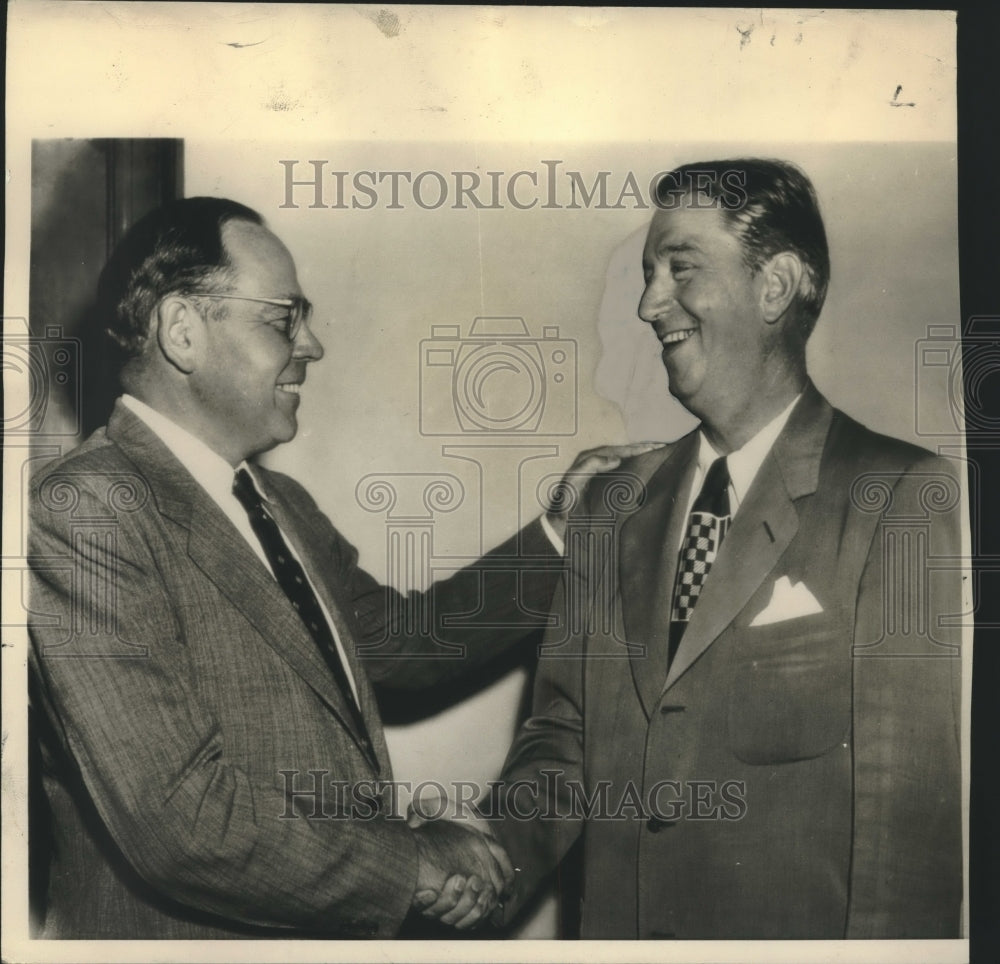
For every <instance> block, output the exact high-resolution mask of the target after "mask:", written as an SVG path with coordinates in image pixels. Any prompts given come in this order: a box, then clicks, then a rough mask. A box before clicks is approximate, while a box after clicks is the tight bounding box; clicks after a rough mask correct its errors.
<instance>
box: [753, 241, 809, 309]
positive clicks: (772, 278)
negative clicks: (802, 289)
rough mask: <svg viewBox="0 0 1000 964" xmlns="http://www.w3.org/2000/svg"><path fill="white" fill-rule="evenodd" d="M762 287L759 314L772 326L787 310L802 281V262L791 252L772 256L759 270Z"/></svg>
mask: <svg viewBox="0 0 1000 964" xmlns="http://www.w3.org/2000/svg"><path fill="white" fill-rule="evenodd" d="M761 276H762V277H763V279H764V286H763V289H762V290H761V295H760V299H761V312H762V313H763V315H764V320H765V321H766V322H767V323H768V324H769V325H773V324H774V323H775V322H777V321H780V320H781V318H782V316H783V315H784V314H785V312H786V311H787V310H788V306H789V305H790V304H791V303H792V300H793V299H794V298H795V295H796V293H797V292H798V290H799V282H801V281H802V262H801V261H800V260H799V256H798V255H797V254H794V253H793V252H791V251H781V252H779V253H778V254H776V255H774V257H773V258H771V259H770V260H769V261H768V262H767V263H766V264H765V265H764V267H763V268H762V269H761Z"/></svg>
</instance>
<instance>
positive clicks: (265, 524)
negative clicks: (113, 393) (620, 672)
mask: <svg viewBox="0 0 1000 964" xmlns="http://www.w3.org/2000/svg"><path fill="white" fill-rule="evenodd" d="M99 300H100V302H101V308H102V310H103V317H104V318H105V319H106V324H107V329H108V333H109V334H110V336H111V337H112V339H113V340H114V341H115V342H116V343H117V345H118V346H119V347H120V349H121V351H122V355H123V364H122V367H121V385H122V388H123V389H124V394H123V395H122V397H121V398H120V399H119V400H118V402H117V404H116V407H115V410H114V412H113V414H112V415H111V418H110V419H109V421H108V424H107V426H106V427H105V428H103V429H101V430H99V431H98V432H97V433H95V434H94V435H93V436H92V437H91V438H90V439H88V440H87V442H86V443H84V444H83V445H82V446H81V447H79V448H78V449H76V450H75V451H74V452H72V453H70V454H69V455H68V456H66V457H65V458H63V459H60V460H58V461H56V462H54V463H52V464H51V465H49V466H46V468H45V469H44V470H43V471H42V472H41V473H40V474H39V476H38V477H37V478H36V479H35V480H34V482H33V486H32V491H31V514H32V527H31V550H30V552H31V559H32V566H33V570H34V579H33V595H32V600H31V611H32V613H33V614H34V618H33V623H32V626H31V634H32V647H31V655H30V670H31V672H30V680H31V686H32V694H31V695H32V711H33V717H34V722H35V723H36V725H37V729H38V737H39V739H38V742H39V745H40V752H41V759H42V766H41V770H42V777H43V780H44V786H45V791H46V796H47V799H48V804H49V808H50V811H51V816H52V820H51V824H52V834H53V841H52V844H53V847H52V849H53V858H52V864H51V868H50V874H49V889H48V899H47V908H46V919H45V924H44V928H45V930H44V936H46V937H59V938H181V939H196V938H206V937H215V938H220V937H237V936H283V935H289V936H291V935H300V936H324V935H327V936H342V937H390V936H393V935H394V934H396V933H397V931H398V929H399V927H400V925H401V924H402V922H403V920H404V918H405V917H406V916H407V914H408V913H409V912H410V910H411V905H413V906H416V907H420V906H423V905H426V904H427V903H429V902H431V901H433V900H434V898H435V896H436V895H437V894H439V893H440V892H442V889H443V888H446V887H448V888H458V887H464V892H463V894H462V895H461V896H460V897H458V896H456V897H455V900H453V901H452V903H454V904H455V909H454V911H453V912H452V913H451V914H450V915H449V916H448V918H447V920H446V922H447V923H458V924H459V925H461V926H470V925H471V924H473V923H475V922H477V921H478V920H479V919H480V918H481V916H482V915H483V914H485V913H488V912H489V911H490V910H492V908H493V906H494V904H495V902H496V900H497V897H498V895H499V894H500V893H501V892H502V891H503V890H504V888H505V887H506V886H507V885H508V884H509V883H510V881H511V880H512V876H513V871H512V868H511V866H510V864H509V862H508V860H507V858H506V855H505V854H504V853H503V851H502V850H501V848H500V847H499V846H498V845H496V844H494V843H493V842H492V841H486V840H484V839H482V838H480V837H479V836H478V835H476V834H473V833H470V832H469V831H467V830H465V829H463V828H461V827H459V826H457V825H455V824H449V823H446V822H443V821H442V822H439V823H430V824H425V825H423V826H421V827H419V828H411V827H409V826H408V825H407V823H406V822H405V821H403V820H401V819H399V818H398V817H397V816H396V815H395V814H394V813H393V812H392V802H391V801H390V800H387V799H386V798H385V793H384V787H381V788H380V784H385V783H388V782H389V781H391V779H392V775H391V770H390V764H389V759H388V754H387V750H386V744H385V740H384V736H383V732H382V725H381V722H380V719H379V715H378V709H377V707H376V704H375V699H374V696H373V690H372V684H373V683H375V684H381V685H384V686H388V687H398V688H419V687H425V686H429V685H431V684H436V683H440V682H442V681H447V680H448V679H450V678H454V677H456V676H458V675H460V674H462V673H464V672H466V671H468V670H469V669H470V668H473V667H476V666H481V665H482V664H483V663H485V662H487V661H488V660H489V659H490V658H491V657H493V656H495V655H496V654H498V653H499V652H501V651H503V650H505V649H507V648H509V647H510V646H513V645H515V644H517V643H518V642H520V641H521V640H522V639H524V638H525V637H526V636H528V635H529V634H531V633H532V632H533V631H534V630H535V629H537V628H538V625H540V624H541V619H538V620H536V624H535V625H533V626H532V625H528V626H526V617H525V616H524V614H525V613H527V612H534V613H544V612H545V611H546V610H547V608H548V605H549V601H550V596H551V593H552V590H553V587H554V583H555V579H556V570H557V568H558V560H559V557H558V555H557V553H556V552H555V551H554V550H553V548H552V542H551V539H550V538H547V535H546V532H545V531H544V530H545V524H541V523H540V522H536V523H533V524H532V525H530V526H528V527H527V528H526V529H525V530H524V531H522V532H521V533H520V534H519V539H520V542H519V545H520V547H521V549H522V555H527V556H530V557H533V559H534V567H535V568H536V569H539V566H540V564H541V568H540V569H539V571H538V572H537V573H536V574H535V575H534V576H533V577H528V578H521V579H519V573H518V572H517V571H516V570H517V568H518V566H519V565H520V566H522V567H525V566H527V565H528V563H525V562H521V563H519V562H518V560H517V559H513V560H512V558H511V557H512V556H513V555H514V554H515V551H516V550H515V549H514V547H513V546H514V544H513V543H510V544H507V545H505V546H501V547H500V548H499V549H498V550H495V551H494V552H493V553H490V554H489V555H487V556H486V557H485V558H484V559H483V560H482V561H481V562H480V563H479V564H477V566H475V567H470V569H469V570H465V571H463V572H461V573H459V574H457V575H456V576H454V577H452V578H451V579H449V580H447V581H445V582H442V583H440V584H437V585H435V586H434V587H433V588H432V589H431V590H429V591H428V593H427V594H425V595H424V596H422V597H421V596H419V595H418V594H411V596H410V597H408V598H405V599H403V598H400V597H399V596H398V595H397V594H395V593H394V592H393V591H392V590H390V589H387V588H386V587H383V586H380V585H379V584H378V583H376V581H375V580H374V579H372V578H371V577H370V576H369V575H368V574H367V573H365V572H363V571H362V570H361V569H359V567H358V565H357V553H356V551H355V550H354V549H353V548H352V547H351V546H350V545H349V544H348V543H347V542H346V541H345V540H344V539H343V538H342V537H341V536H340V535H339V534H338V533H337V532H336V530H335V529H334V528H333V527H332V526H331V524H330V522H329V521H328V520H327V518H326V517H325V516H324V515H323V514H322V513H321V512H320V511H319V509H318V508H317V506H316V505H315V503H314V502H313V500H312V499H311V498H310V496H309V495H308V494H307V493H306V492H305V491H304V490H303V489H302V487H301V486H299V485H298V484H297V483H296V482H294V481H293V480H292V479H290V478H288V477H286V476H283V475H279V474H277V473H273V472H268V471H266V470H264V469H263V468H261V467H259V466H256V465H254V464H252V463H251V462H249V461H248V460H252V459H253V457H254V456H255V455H257V454H259V453H261V452H264V451H267V450H269V449H271V448H273V447H274V446H276V445H278V444H280V443H282V442H287V441H289V440H290V439H291V438H293V436H294V435H295V433H296V429H297V423H296V413H297V410H298V407H299V392H300V391H301V388H302V385H303V382H304V381H305V378H306V371H307V367H308V365H309V363H310V362H313V361H316V360H318V359H319V358H321V357H322V355H323V348H322V346H321V345H320V343H319V341H318V340H317V339H316V337H315V335H314V334H313V333H312V331H311V330H310V328H309V324H308V321H309V310H310V306H309V303H308V301H306V300H305V298H304V297H303V295H302V292H301V289H300V287H299V282H298V279H297V277H296V271H295V265H294V262H293V260H292V258H291V255H290V254H289V252H288V250H287V249H286V248H285V246H284V245H283V244H282V243H281V242H280V241H279V240H278V238H277V237H275V235H273V234H272V233H271V232H270V231H269V230H268V229H267V228H266V227H264V225H263V223H262V221H261V218H260V216H259V215H258V214H257V213H256V212H254V211H252V210H250V209H249V208H246V207H244V206H242V205H240V204H237V203H234V202H232V201H227V200H222V199H214V198H193V199H186V200H183V201H179V202H175V203H173V204H171V205H168V206H166V207H165V208H162V209H160V210H158V211H155V212H153V213H152V214H151V215H148V216H147V217H146V218H144V219H143V220H142V221H140V222H139V223H138V224H137V225H135V227H134V228H133V229H132V230H131V231H130V232H129V234H128V235H127V236H126V238H125V239H124V240H123V242H122V243H121V244H120V245H119V247H118V249H117V250H116V251H115V253H114V254H113V255H112V257H111V259H110V261H109V263H108V264H107V266H106V267H105V269H104V272H103V273H102V277H101V282H100V286H99ZM579 461H580V460H578V462H579ZM612 464H614V458H607V459H603V460H602V459H601V458H594V457H591V458H590V460H589V461H586V465H585V466H584V467H585V468H590V469H592V468H596V467H598V466H599V465H600V466H601V467H607V466H610V465H612ZM102 520H103V523H102ZM83 522H86V523H87V525H86V526H84V529H85V530H86V531H85V532H83V530H82V529H81V524H82V523H83ZM102 524H103V528H101V525H102ZM546 524H547V525H549V526H550V527H552V526H555V527H556V528H557V529H558V527H559V525H560V524H561V520H560V519H558V518H557V517H554V516H553V517H552V518H551V519H549V520H548V522H547V523H546ZM81 533H83V534H81ZM549 535H550V536H551V532H550V533H549ZM546 562H547V563H548V564H549V568H548V571H545V563H546ZM522 575H523V574H522ZM480 603H481V604H482V605H480ZM415 606H425V607H426V606H430V607H431V612H433V614H434V616H435V619H436V620H437V623H436V625H437V627H438V628H437V632H436V634H435V635H436V636H437V640H435V639H431V638H428V637H426V636H420V635H416V634H415V633H414V632H413V631H412V630H411V631H407V630H406V628H405V627H406V626H408V625H411V623H412V622H413V621H412V620H410V619H408V618H407V617H408V615H411V614H412V613H413V611H414V609H413V607H415ZM477 608H479V609H482V611H483V612H482V618H481V620H480V622H479V624H478V625H472V626H471V627H470V626H468V625H466V628H464V629H455V628H451V629H445V628H442V627H443V625H444V620H443V619H442V618H441V617H443V616H445V615H446V614H447V613H466V612H470V611H475V610H476V609H477ZM390 613H397V614H399V620H398V624H397V623H396V622H394V621H393V620H392V619H391V618H390V616H389V615H388V614H390ZM441 641H444V642H449V643H458V644H461V645H462V646H463V647H464V649H465V656H464V658H460V659H440V658H420V657H428V656H435V655H439V654H440V649H439V645H440V642H441ZM363 643H369V644H371V643H380V644H381V645H380V646H379V648H378V658H365V659H363V660H361V659H359V658H358V655H357V652H356V649H357V647H358V645H359V644H363ZM399 656H405V657H408V658H405V659H399V658H394V657H399ZM336 787H340V788H341V790H343V788H350V789H349V790H348V792H347V793H344V792H341V793H339V794H338V793H336V792H334V790H335V788H336ZM359 787H366V788H368V789H367V790H366V791H365V793H364V794H360V795H359V794H358V793H357V790H358V788H359ZM361 804H363V805H361ZM466 881H468V883H466ZM446 892H447V891H446Z"/></svg>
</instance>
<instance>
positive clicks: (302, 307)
mask: <svg viewBox="0 0 1000 964" xmlns="http://www.w3.org/2000/svg"><path fill="white" fill-rule="evenodd" d="M191 294H192V295H194V296H196V297H198V298H219V299H221V300H223V301H254V302H256V303H257V304H261V305H274V306H275V307H276V308H287V309H288V314H286V315H285V316H284V317H283V318H276V319H274V320H275V321H281V322H283V323H284V328H283V334H284V336H285V337H286V338H287V339H288V340H289V341H295V338H296V336H297V335H298V333H299V332H300V331H301V330H302V324H303V322H305V323H307V324H308V322H309V318H310V317H311V316H312V307H313V306H312V304H311V303H310V301H309V299H308V298H251V297H249V296H247V295H217V294H213V293H210V292H207V291H192V292H191Z"/></svg>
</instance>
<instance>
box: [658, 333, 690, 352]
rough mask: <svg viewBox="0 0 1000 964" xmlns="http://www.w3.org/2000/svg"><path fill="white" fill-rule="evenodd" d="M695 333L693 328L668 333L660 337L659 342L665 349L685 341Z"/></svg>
mask: <svg viewBox="0 0 1000 964" xmlns="http://www.w3.org/2000/svg"><path fill="white" fill-rule="evenodd" d="M694 332H695V329H694V328H682V329H681V330H680V331H668V332H667V333H666V334H665V335H661V336H660V342H661V343H662V345H663V346H664V347H665V348H666V347H667V346H669V345H676V344H679V343H680V342H682V341H687V340H688V339H689V338H690V337H691V336H692V335H693V334H694Z"/></svg>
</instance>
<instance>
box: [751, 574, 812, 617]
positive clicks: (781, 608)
mask: <svg viewBox="0 0 1000 964" xmlns="http://www.w3.org/2000/svg"><path fill="white" fill-rule="evenodd" d="M821 612H823V607H822V606H821V605H820V604H819V600H818V599H817V598H816V597H815V596H814V595H813V594H812V593H811V592H810V591H809V587H808V586H807V585H806V584H805V583H804V582H797V583H795V584H794V585H792V581H791V580H790V579H789V578H788V576H781V578H779V579H777V580H776V581H775V583H774V590H773V592H772V593H771V600H770V602H769V603H768V604H767V605H766V606H765V607H764V608H763V609H762V610H761V611H760V612H759V613H757V615H756V616H754V618H753V622H751V623H750V625H751V626H769V625H770V624H771V623H780V622H784V621H785V620H786V619H795V618H797V617H798V616H812V615H813V614H814V613H821Z"/></svg>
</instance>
